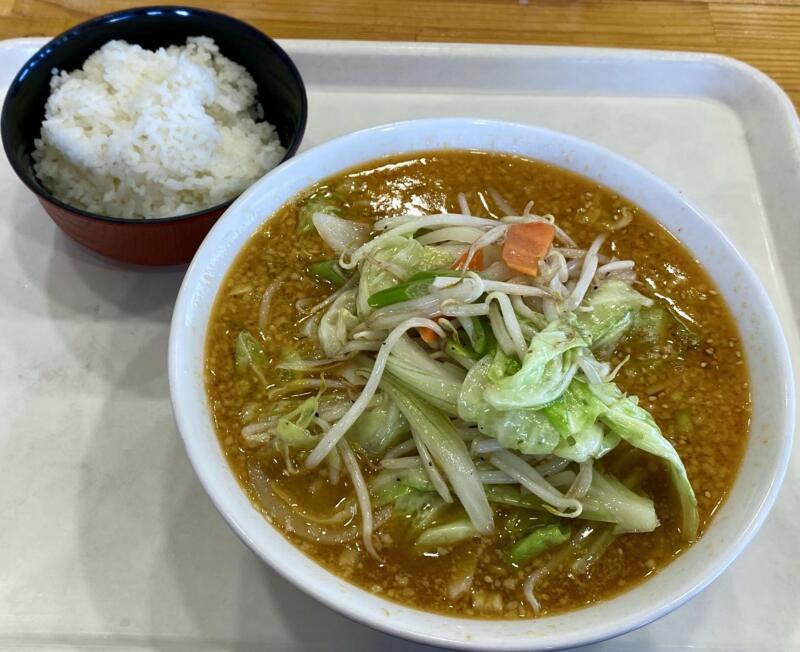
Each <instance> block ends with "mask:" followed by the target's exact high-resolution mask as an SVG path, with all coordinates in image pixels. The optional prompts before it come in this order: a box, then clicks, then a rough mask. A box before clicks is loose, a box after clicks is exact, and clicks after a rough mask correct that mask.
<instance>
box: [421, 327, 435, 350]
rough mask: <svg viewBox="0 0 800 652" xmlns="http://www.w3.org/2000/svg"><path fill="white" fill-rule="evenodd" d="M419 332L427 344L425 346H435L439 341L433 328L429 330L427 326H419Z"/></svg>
mask: <svg viewBox="0 0 800 652" xmlns="http://www.w3.org/2000/svg"><path fill="white" fill-rule="evenodd" d="M417 332H418V333H419V336H420V337H421V338H422V341H423V342H425V344H429V345H430V346H433V345H434V344H436V342H438V341H439V336H438V335H437V334H436V331H435V330H433V329H432V328H428V327H427V326H418V327H417Z"/></svg>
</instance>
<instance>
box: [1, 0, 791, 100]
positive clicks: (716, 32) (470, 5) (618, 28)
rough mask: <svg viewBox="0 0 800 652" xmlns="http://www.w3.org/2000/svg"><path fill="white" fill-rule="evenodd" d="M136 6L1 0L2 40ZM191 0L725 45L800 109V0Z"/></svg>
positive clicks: (287, 22)
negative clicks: (214, 0)
mask: <svg viewBox="0 0 800 652" xmlns="http://www.w3.org/2000/svg"><path fill="white" fill-rule="evenodd" d="M135 4H138V3H136V2H135V0H134V1H133V2H124V1H122V0H0V39H5V38H12V37H16V36H41V35H54V34H56V33H58V32H61V31H63V30H65V29H66V28H68V27H70V26H71V25H74V24H75V23H78V22H81V21H83V20H86V19H87V18H90V17H92V16H95V15H98V14H101V13H105V12H108V11H114V10H118V9H124V8H125V7H128V6H131V5H135ZM142 4H147V3H142ZM164 4H167V3H166V2H165V3H164ZM174 4H179V1H178V0H176V1H175V2H174ZM183 4H190V5H194V6H203V7H207V8H210V9H215V10H217V11H224V12H226V13H229V14H232V15H234V16H236V17H238V18H241V19H243V20H246V21H248V22H250V23H252V24H254V25H256V26H257V27H258V28H260V29H262V30H263V31H265V32H267V33H268V34H269V35H271V36H274V37H279V38H280V37H295V38H331V39H385V40H409V41H467V42H470V41H472V42H484V43H489V42H493V43H494V42H496V43H530V44H537V43H538V44H550V45H553V44H563V45H598V46H612V47H632V48H655V49H670V50H698V51H705V52H717V53H720V54H726V55H729V56H733V57H736V58H737V59H741V60H742V61H746V62H747V63H749V64H751V65H753V66H756V67H757V68H760V69H761V70H763V71H764V72H765V73H767V74H768V75H770V76H771V77H772V78H773V79H775V80H776V81H777V82H778V83H779V84H780V85H781V86H782V87H783V88H784V89H785V90H786V92H787V93H789V95H790V97H791V98H792V100H793V101H794V103H795V107H800V0H728V1H727V2H717V1H713V0H712V1H708V2H702V1H698V0H669V1H667V0H594V1H577V0H543V1H537V0H262V1H259V0H228V1H226V0H222V1H218V2H191V1H190V2H184V3H183Z"/></svg>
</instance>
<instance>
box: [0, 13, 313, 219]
mask: <svg viewBox="0 0 800 652" xmlns="http://www.w3.org/2000/svg"><path fill="white" fill-rule="evenodd" d="M165 13H168V14H174V15H178V16H181V17H182V18H188V19H190V18H192V17H193V16H204V17H207V18H212V19H214V20H219V21H224V22H227V23H228V24H229V25H230V26H232V27H235V28H236V29H239V30H243V31H247V32H250V33H251V34H252V35H253V36H255V37H256V38H257V39H258V40H260V41H262V42H263V43H264V45H266V47H267V48H268V49H270V50H272V51H273V52H274V53H275V54H276V55H277V57H278V58H279V59H280V60H281V62H282V63H283V65H285V66H286V68H287V69H288V70H289V73H290V74H291V76H292V77H293V78H294V80H295V81H296V82H297V84H298V87H299V89H300V120H299V122H298V125H297V129H296V130H295V133H294V135H293V136H292V139H291V141H290V142H289V144H288V146H287V147H286V153H285V154H284V155H283V157H282V158H281V159H280V161H278V163H277V164H276V165H275V167H277V166H278V165H280V164H281V163H284V162H285V161H287V160H289V159H290V158H292V156H294V154H295V153H296V152H297V149H298V148H299V147H300V143H301V142H302V140H303V136H304V135H305V129H306V123H307V120H308V95H307V93H306V85H305V82H304V81H303V78H302V76H301V75H300V71H299V70H298V69H297V66H296V65H295V63H294V61H293V60H292V58H291V57H290V56H289V55H288V54H287V53H286V51H285V50H284V49H283V48H282V47H281V46H280V45H278V43H277V42H276V41H275V40H274V39H272V38H271V37H270V36H268V35H267V34H265V33H264V32H262V31H261V30H260V29H258V28H256V27H254V26H253V25H250V24H249V23H246V22H245V21H243V20H239V19H238V18H234V17H233V16H229V15H228V14H223V13H221V12H218V11H212V10H210V9H202V8H199V7H197V8H196V7H185V6H181V5H154V6H151V7H150V6H142V7H131V8H129V9H122V10H120V11H114V12H110V13H106V14H102V15H100V16H96V17H94V18H91V19H89V20H86V21H84V22H82V23H78V24H77V25H74V26H73V27H70V28H69V29H67V30H65V31H63V32H62V33H61V34H58V35H57V36H54V37H53V38H52V39H50V40H49V41H48V42H47V43H45V44H44V45H43V46H42V47H41V48H39V49H38V50H37V51H36V52H35V53H34V54H33V55H32V56H31V57H30V58H29V59H28V60H27V61H26V62H25V63H24V64H23V65H22V67H21V68H20V69H19V70H18V71H17V74H16V75H14V78H13V80H12V81H11V84H10V85H9V87H8V91H7V93H6V97H5V100H4V102H3V108H2V112H0V137H1V138H2V141H3V149H4V150H5V153H6V158H7V159H8V162H9V165H10V166H11V168H12V169H13V170H14V173H15V174H16V175H17V176H18V177H19V179H20V180H21V181H22V183H24V184H25V185H26V186H27V187H28V188H29V189H30V190H31V191H32V192H33V193H34V194H35V195H36V196H37V197H38V198H39V199H40V200H44V201H47V202H50V203H51V204H55V205H56V206H57V207H59V208H61V209H62V210H66V211H68V212H70V213H72V214H74V215H76V216H79V217H82V218H87V219H91V220H97V221H100V222H110V223H114V224H128V225H135V226H144V225H147V224H151V225H153V224H167V223H171V222H180V221H183V220H191V219H192V218H195V217H201V216H204V215H208V214H209V213H215V212H223V211H225V210H226V209H228V208H229V207H230V206H231V204H233V202H234V201H236V200H237V199H238V197H239V196H240V195H241V194H242V193H239V195H237V196H235V197H231V198H230V199H228V200H226V201H224V202H222V203H220V204H215V205H214V206H209V207H208V208H203V209H201V210H197V211H193V212H191V213H184V214H182V215H170V216H167V217H147V218H126V217H111V216H109V215H101V214H100V213H93V212H91V211H87V210H85V209H82V208H78V207H76V206H71V205H70V204H67V203H65V202H64V201H62V200H60V199H59V198H58V197H56V196H55V195H53V194H52V193H51V192H50V191H49V190H47V189H46V188H45V187H44V186H43V185H42V184H41V183H39V182H37V181H34V180H33V179H32V178H31V176H33V177H34V178H35V174H33V175H28V174H27V173H26V171H25V170H23V169H22V168H21V167H20V165H19V164H18V163H17V160H16V157H15V156H12V154H13V153H12V152H11V130H12V125H11V124H10V121H9V118H8V112H9V111H10V108H9V107H10V106H11V103H12V102H13V101H14V95H15V94H16V91H17V90H18V89H19V88H20V86H21V85H22V84H24V83H25V77H27V75H28V73H29V71H30V70H32V69H33V68H35V67H38V66H40V65H46V61H47V59H48V58H49V56H50V55H51V54H52V53H53V52H55V51H56V50H57V49H58V48H59V47H60V46H61V45H62V44H64V43H67V42H69V41H73V40H75V39H77V38H80V36H81V35H82V34H83V33H84V32H85V31H86V30H87V29H92V28H94V27H96V26H98V25H104V24H108V23H115V22H119V21H120V20H122V19H131V18H133V19H135V18H138V17H140V16H156V15H160V14H165ZM90 54H91V53H90ZM86 56H87V57H88V56H89V54H87V55H86ZM236 63H238V62H236ZM239 65H242V66H244V68H245V69H247V66H246V65H245V64H239ZM248 72H249V71H248ZM28 155H30V153H28ZM273 169H274V168H273ZM270 171H271V170H268V171H267V173H268V172H270ZM265 174H266V173H265Z"/></svg>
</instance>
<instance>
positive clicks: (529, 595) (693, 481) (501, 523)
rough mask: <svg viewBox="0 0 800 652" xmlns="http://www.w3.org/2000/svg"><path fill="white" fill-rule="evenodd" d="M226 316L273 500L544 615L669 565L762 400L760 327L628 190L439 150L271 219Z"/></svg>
mask: <svg viewBox="0 0 800 652" xmlns="http://www.w3.org/2000/svg"><path fill="white" fill-rule="evenodd" d="M265 220H266V221H265V223H264V225H263V227H262V228H261V230H260V231H259V232H258V233H257V234H256V235H254V236H253V237H252V239H251V240H250V241H249V242H248V244H247V245H246V246H245V247H244V249H243V251H242V252H241V254H240V255H239V256H238V258H237V259H236V261H235V263H234V265H233V267H232V268H231V270H230V272H229V274H228V276H227V277H226V278H225V279H224V282H223V283H222V286H221V289H220V291H219V295H218V297H217V299H216V304H215V307H214V310H213V314H212V318H211V322H210V325H209V331H208V341H207V352H206V386H207V391H208V396H209V400H210V405H211V409H212V411H213V419H214V423H215V426H216V429H217V432H218V435H219V440H220V443H221V445H222V447H223V449H224V451H225V455H226V456H227V459H228V461H229V462H230V466H231V469H232V470H233V472H234V473H235V474H236V476H237V478H238V480H239V482H240V483H241V486H242V488H243V490H244V491H246V492H247V494H248V495H249V497H250V499H251V500H252V502H253V504H254V505H255V506H256V508H257V509H259V510H260V511H261V512H262V513H263V515H264V518H265V519H267V520H269V521H270V522H271V523H272V524H273V525H274V526H275V527H276V528H278V529H279V530H280V531H281V532H283V534H284V535H285V536H286V538H287V539H289V540H290V541H291V542H292V543H294V544H295V545H296V546H298V547H299V548H300V549H301V550H303V551H304V552H305V553H306V554H307V555H309V556H310V557H311V558H313V559H314V560H316V561H317V562H318V563H320V564H322V565H323V566H325V567H326V568H328V569H329V570H330V571H331V572H333V573H335V574H337V575H339V576H341V577H343V578H345V579H347V580H348V581H350V582H352V583H354V584H356V585H358V586H360V587H362V588H363V589H365V590H367V591H369V592H371V593H373V594H375V595H378V596H382V597H384V598H387V599H389V600H393V601H396V602H399V603H403V604H406V605H409V606H412V607H416V608H419V609H423V610H427V611H433V612H438V613H444V614H449V615H455V616H464V617H480V618H531V617H537V616H542V615H547V614H554V613H559V612H564V611H567V610H571V609H577V608H580V607H583V606H586V605H591V604H593V603H595V602H597V601H599V600H603V599H606V598H609V597H612V596H614V595H615V594H618V593H619V592H621V591H625V590H626V589H628V588H630V587H632V586H634V585H636V584H637V583H639V582H641V581H643V580H645V579H646V578H647V577H648V576H650V575H652V574H654V573H657V572H658V571H659V570H660V569H662V568H663V567H664V566H666V565H667V564H669V563H670V561H671V560H672V559H674V558H675V557H676V556H677V555H679V554H680V553H681V552H682V551H684V550H685V549H686V548H687V547H688V546H690V545H691V544H692V542H693V541H696V540H697V538H698V537H700V536H702V534H703V532H704V530H705V529H706V527H707V526H708V524H709V521H710V520H711V519H712V517H713V515H714V513H715V511H716V510H717V509H718V508H719V506H720V504H721V503H722V501H723V500H724V499H725V496H726V494H727V493H728V491H729V489H730V487H731V485H732V483H733V480H734V477H735V475H736V472H737V469H738V466H739V463H740V460H741V458H742V455H743V451H744V447H745V443H746V437H747V433H748V426H749V417H750V394H749V388H748V374H747V367H746V363H745V360H744V353H743V348H742V345H741V341H740V338H739V333H738V331H737V328H736V325H735V324H734V322H733V320H732V318H731V316H730V314H729V312H728V309H727V307H726V305H725V303H724V301H723V299H722V298H721V296H720V295H719V293H718V292H717V290H716V289H715V286H714V284H713V283H712V281H711V280H710V278H709V277H708V275H707V274H706V273H705V272H704V271H703V269H702V268H701V267H700V265H699V264H698V263H697V262H696V261H695V260H694V259H693V257H692V256H691V254H690V253H689V252H688V251H687V250H686V249H685V248H684V247H683V246H682V245H681V243H680V242H679V241H678V240H677V239H676V238H675V237H674V236H673V235H672V234H670V233H669V232H668V231H666V230H665V229H664V228H663V227H661V226H660V225H659V224H658V223H657V222H655V221H654V220H653V219H652V218H651V217H650V216H649V215H646V214H645V213H644V212H643V211H642V210H641V209H639V208H638V207H636V206H635V205H633V204H631V203H630V202H628V201H627V200H626V199H625V198H624V197H621V196H619V195H617V194H615V193H614V192H612V191H611V190H609V189H607V188H604V187H602V186H599V185H598V184H596V183H594V182H592V181H589V180H587V179H584V178H582V177H579V176H577V175H575V174H572V173H570V172H566V171H564V170H561V169H557V168H554V167H552V166H549V165H546V164H544V163H541V162H537V161H532V160H526V159H522V158H518V157H514V156H508V155H501V154H495V153H483V152H474V151H436V152H429V153H424V154H415V155H413V156H403V157H397V158H390V159H382V160H379V161H375V162H372V163H370V164H368V165H364V166H363V167H360V168H358V169H353V170H349V171H347V172H344V173H343V174H341V175H339V176H336V177H333V178H330V179H328V180H326V181H324V182H323V183H322V184H320V185H318V186H316V187H313V188H310V189H309V190H308V191H307V192H305V193H303V194H302V195H301V196H299V197H297V198H296V199H295V200H293V201H292V202H290V203H289V204H287V205H286V206H284V207H283V208H281V209H280V210H279V211H278V212H277V213H276V214H275V215H272V216H265Z"/></svg>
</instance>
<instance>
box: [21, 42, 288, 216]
mask: <svg viewBox="0 0 800 652" xmlns="http://www.w3.org/2000/svg"><path fill="white" fill-rule="evenodd" d="M50 87H51V93H50V97H49V98H48V100H47V105H46V107H45V120H44V122H43V123H42V131H41V138H38V139H36V141H35V143H34V146H35V150H34V152H33V160H34V170H35V172H36V174H37V176H38V177H39V179H40V180H41V182H42V184H44V186H45V187H46V188H47V189H48V190H49V191H50V192H52V193H53V194H54V195H55V196H56V197H58V198H59V199H60V200H61V201H63V202H64V203H66V204H68V205H70V206H74V207H77V208H82V209H84V210H87V211H91V212H93V213H99V214H101V215H107V216H111V217H123V218H154V217H170V216H175V215H183V214H187V213H191V212H194V211H198V210H202V209H204V208H209V207H211V206H215V205H217V204H220V203H222V202H224V201H227V200H228V199H231V198H233V197H235V196H236V195H237V194H239V193H240V192H242V191H243V190H244V189H245V188H247V186H249V185H250V184H251V183H253V181H255V180H256V179H258V178H259V177H260V176H261V175H263V174H264V173H265V172H267V171H268V170H269V169H271V168H273V167H274V166H275V165H277V164H278V162H279V161H280V160H281V158H282V157H283V155H284V154H285V151H286V150H285V149H284V148H283V147H282V146H281V144H280V141H279V139H278V135H277V133H276V131H275V128H274V127H273V126H272V125H270V124H269V123H267V122H264V121H263V120H262V121H259V120H261V119H262V118H263V109H262V107H261V105H260V104H259V103H258V102H257V101H256V84H255V81H254V80H253V78H252V76H251V75H250V74H249V73H248V72H247V71H246V70H245V69H244V68H243V67H242V66H240V65H239V64H237V63H234V62H233V61H231V60H230V59H227V58H226V57H224V56H223V55H222V54H220V52H219V48H218V47H217V45H216V44H215V43H214V41H213V40H212V39H210V38H207V37H192V38H188V39H186V45H184V46H170V47H169V48H166V49H164V48H160V49H158V50H156V51H155V52H153V51H150V50H145V49H143V48H141V47H140V46H138V45H130V44H128V43H126V42H125V41H110V42H109V43H106V44H105V45H104V46H103V47H102V48H100V49H99V50H98V51H96V52H95V53H94V54H92V55H91V56H90V57H89V58H88V59H87V60H86V62H85V63H84V65H83V68H81V69H80V70H75V71H73V72H64V71H61V72H58V71H54V74H53V77H52V79H51V81H50Z"/></svg>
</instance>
